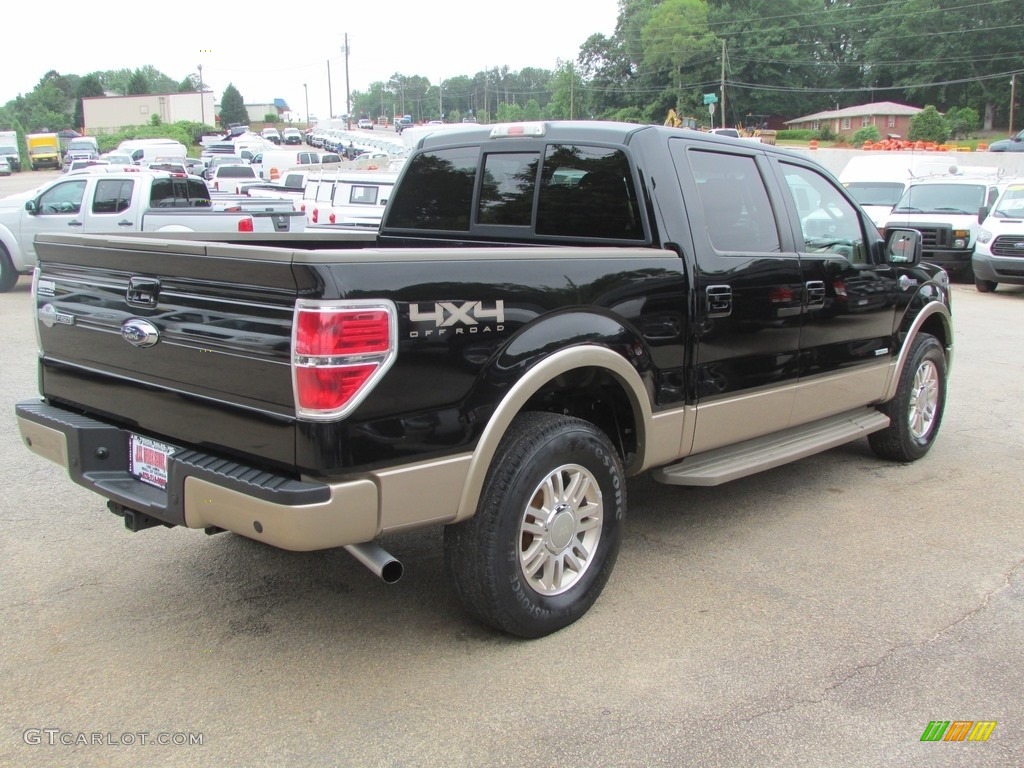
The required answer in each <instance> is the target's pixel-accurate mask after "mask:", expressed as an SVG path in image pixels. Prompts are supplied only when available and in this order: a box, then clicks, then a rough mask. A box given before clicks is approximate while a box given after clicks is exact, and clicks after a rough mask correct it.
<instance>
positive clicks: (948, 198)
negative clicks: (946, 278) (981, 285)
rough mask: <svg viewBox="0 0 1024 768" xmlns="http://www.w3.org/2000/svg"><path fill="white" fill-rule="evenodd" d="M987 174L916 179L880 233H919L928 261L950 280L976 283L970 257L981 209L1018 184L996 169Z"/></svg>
mask: <svg viewBox="0 0 1024 768" xmlns="http://www.w3.org/2000/svg"><path fill="white" fill-rule="evenodd" d="M986 170H988V171H990V173H987V174H984V175H977V174H974V175H968V174H959V173H958V174H945V175H943V176H934V177H928V178H924V179H915V180H914V181H912V182H911V183H910V184H909V185H908V186H907V191H906V192H904V193H903V196H902V197H901V198H900V199H899V201H898V202H897V203H896V205H895V206H893V209H892V212H891V213H890V214H889V216H888V217H887V218H886V220H885V222H884V223H883V225H882V226H881V227H879V229H881V230H882V231H883V232H884V231H885V229H886V228H889V229H892V228H897V227H898V228H901V229H916V230H918V231H919V232H920V233H921V237H922V240H923V253H922V256H921V258H922V259H923V260H924V261H927V262H931V263H932V264H938V265H939V266H940V267H942V268H943V269H945V270H946V272H948V273H949V275H950V277H956V278H961V279H965V280H967V281H973V280H974V272H973V269H972V265H971V256H972V255H973V253H974V248H975V245H976V243H977V240H978V234H979V230H980V229H981V225H980V224H979V223H978V218H979V215H981V214H982V210H981V209H983V208H985V209H988V210H991V209H992V206H993V204H994V203H995V202H996V200H997V199H998V198H999V195H1000V194H1002V193H1003V191H1004V190H1005V189H1006V188H1007V187H1009V186H1011V184H1012V183H1015V182H1016V181H1017V180H1016V179H1006V178H1002V177H1000V176H999V173H998V169H996V168H988V169H986ZM986 212H987V211H986ZM990 231H991V230H990ZM987 279H991V278H987Z"/></svg>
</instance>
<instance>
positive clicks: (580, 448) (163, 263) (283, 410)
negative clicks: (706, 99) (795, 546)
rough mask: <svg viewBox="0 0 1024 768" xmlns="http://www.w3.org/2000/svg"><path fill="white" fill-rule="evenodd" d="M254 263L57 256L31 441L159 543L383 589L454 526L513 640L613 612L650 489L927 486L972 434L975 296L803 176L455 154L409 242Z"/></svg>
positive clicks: (408, 224) (472, 572) (507, 144)
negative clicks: (957, 428) (848, 479)
mask: <svg viewBox="0 0 1024 768" xmlns="http://www.w3.org/2000/svg"><path fill="white" fill-rule="evenodd" d="M252 237H256V238H257V239H256V240H252V239H251V238H252ZM234 240H235V242H231V241H230V238H227V237H226V236H225V237H224V238H221V241H220V242H214V241H211V240H209V239H208V238H207V239H204V240H196V239H192V240H184V239H183V240H177V239H166V238H165V239H155V238H143V237H135V238H130V237H124V238H122V237H103V236H92V237H90V236H70V235H50V236H45V237H40V238H39V240H38V243H37V248H38V254H39V260H40V267H39V269H38V270H37V272H36V275H35V280H34V285H33V296H34V302H35V307H36V312H37V314H38V331H39V341H40V345H41V348H40V357H39V384H40V391H41V395H42V397H41V399H33V400H30V401H27V402H22V403H19V404H18V405H17V407H16V410H17V418H18V422H19V426H20V430H21V434H22V437H23V439H24V442H25V444H26V445H27V446H29V447H30V448H31V449H32V450H33V451H35V452H37V453H39V454H40V455H42V456H44V457H46V458H48V459H51V460H52V461H55V462H57V463H58V464H61V465H62V466H64V467H65V468H66V469H67V471H68V472H69V474H70V476H71V478H72V479H73V480H74V481H75V482H77V483H80V484H81V485H84V486H85V487H87V488H90V489H92V490H94V491H96V492H97V493H99V494H100V495H101V496H103V497H106V498H107V499H108V500H109V503H108V506H109V508H110V509H111V510H112V511H113V512H115V513H117V514H118V515H121V516H122V517H123V518H124V522H125V524H126V526H127V527H128V528H129V529H130V530H133V531H136V530H140V529H142V528H147V527H151V526H155V525H161V524H162V525H165V526H175V525H180V526H188V527H190V528H196V529H205V530H206V531H207V532H208V533H216V532H220V531H233V532H235V533H237V534H241V535H243V536H248V537H250V538H253V539H256V540H259V541H263V542H266V543H268V544H271V545H273V546H277V547H282V548H285V549H291V550H314V549H323V548H328V547H339V546H344V547H346V548H348V549H349V550H350V551H351V552H352V553H353V554H354V555H356V556H357V557H358V558H359V559H360V560H361V561H362V562H364V563H365V564H367V565H368V566H369V567H370V568H371V569H373V570H374V571H375V572H376V573H377V574H378V575H380V576H381V577H382V578H384V579H385V580H387V581H394V580H395V579H397V578H398V576H399V575H400V574H401V570H402V566H401V564H400V563H399V562H398V561H397V560H396V559H394V558H393V557H391V556H390V555H389V554H388V553H387V552H385V551H384V550H383V549H382V548H381V547H380V545H379V544H378V543H377V542H376V541H375V540H376V539H377V538H378V537H379V536H381V535H382V534H394V533H396V532H400V531H406V530H410V529H415V528H419V527H422V526H429V525H443V526H445V536H444V549H445V562H446V566H447V568H448V569H449V571H450V574H451V577H452V581H453V584H454V588H455V590H456V592H457V593H458V595H459V597H460V598H461V600H462V601H463V602H464V604H465V606H466V608H467V610H468V611H469V612H470V613H471V614H473V615H474V616H476V617H477V618H479V619H480V620H482V621H483V622H486V623H488V624H490V625H492V626H495V627H498V628H500V629H502V630H505V631H507V632H510V633H513V634H517V635H521V636H526V637H536V636H541V635H545V634H548V633H550V632H553V631H555V630H558V629H560V628H562V627H564V626H566V625H568V624H570V623H571V622H573V621H575V620H576V619H578V618H579V617H580V616H582V615H583V614H584V613H585V612H586V611H587V610H588V609H589V607H590V606H591V605H592V604H593V603H594V601H595V600H596V599H597V597H598V594H599V593H600V592H601V589H602V587H603V586H604V584H605V582H606V581H607V579H608V577H609V575H610V573H611V570H612V567H613V565H614V563H615V559H616V555H617V552H618V549H619V543H620V540H621V537H622V526H623V522H624V518H625V513H626V488H627V483H626V478H627V477H629V476H632V475H636V474H637V473H640V472H644V471H651V472H653V475H654V477H655V478H656V479H658V480H659V481H662V482H665V483H672V484H680V485H687V484H689V485H716V484H719V483H723V482H726V481H729V480H732V479H734V478H738V477H743V476H746V475H749V474H752V473H754V472H758V471H761V470H765V469H768V468H771V467H775V466H778V465H780V464H783V463H785V462H789V461H793V460H796V459H799V458H801V457H804V456H807V455H810V454H812V453H814V452H817V451H822V450H826V449H828V448H831V447H833V446H836V445H839V444H842V443H844V442H847V441H850V440H855V439H857V438H860V437H865V436H866V437H867V439H868V440H869V441H870V444H871V446H872V448H873V449H874V450H875V452H876V453H878V454H879V455H880V456H882V457H884V458H888V459H893V460H897V461H913V460H915V459H918V458H920V457H922V456H923V455H924V454H925V453H926V452H927V451H928V449H929V448H930V446H931V445H932V442H933V441H934V440H935V437H936V434H937V432H938V429H939V424H940V421H941V419H942V412H943V406H944V402H945V397H946V377H947V371H948V368H949V365H950V361H951V354H952V348H953V330H952V324H951V315H950V300H949V290H948V288H949V286H948V280H947V278H946V275H945V273H944V272H943V271H942V270H941V269H939V268H937V267H934V266H932V265H928V264H923V263H921V262H920V255H921V241H920V236H919V235H918V233H917V232H914V231H912V230H894V231H892V232H890V233H889V234H888V236H887V238H886V239H883V238H882V236H881V235H880V234H879V232H878V231H877V229H876V228H875V227H874V226H873V225H872V223H871V221H870V219H868V218H867V216H866V215H865V214H864V213H863V212H862V211H861V210H860V208H859V207H858V206H857V204H856V203H855V202H854V201H853V200H852V199H851V198H850V196H849V195H847V194H846V192H845V191H844V190H843V188H842V187H841V186H840V185H839V184H838V182H837V181H836V180H835V179H834V178H833V177H832V176H831V175H830V174H828V173H827V172H826V171H824V170H823V169H822V168H821V167H819V166H818V165H817V164H815V163H814V162H813V161H811V160H809V159H807V158H806V157H804V156H802V155H800V154H798V153H795V152H787V151H785V150H782V149H777V148H775V147H771V146H767V145H763V144H758V143H754V142H747V141H744V140H735V139H728V138H721V137H715V136H708V135H706V134H700V133H698V132H695V131H686V130H681V129H674V128H666V127H661V126H641V125H627V124H617V123H601V122H593V123H584V122H566V123H557V122H555V123H530V124H509V125H497V126H480V127H474V128H471V129H464V130H459V131H451V132H438V133H435V134H433V135H430V136H428V137H425V138H423V139H421V140H420V142H419V144H418V145H417V147H416V148H415V150H414V152H413V153H412V154H411V156H410V158H409V160H408V161H407V162H406V164H405V167H404V169H403V171H402V174H401V176H400V178H399V181H398V184H397V186H396V188H395V191H394V194H393V195H392V198H391V200H390V201H389V203H388V206H387V209H386V212H385V217H384V221H383V224H382V227H381V230H380V232H379V233H371V234H365V233H363V234H360V233H353V234H352V235H351V236H350V237H349V238H347V239H340V237H335V238H333V239H332V240H331V241H328V242H326V243H325V242H323V241H320V242H319V243H314V242H312V241H313V238H306V237H305V236H302V235H295V236H287V235H282V236H281V237H272V236H269V235H268V236H264V237H263V238H262V239H260V238H259V237H258V236H250V241H248V242H238V238H237V236H236V237H235V238H234ZM314 244H318V245H320V246H324V245H329V246H330V247H328V248H322V247H321V248H314V247H312V246H313V245H314Z"/></svg>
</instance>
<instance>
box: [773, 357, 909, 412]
mask: <svg viewBox="0 0 1024 768" xmlns="http://www.w3.org/2000/svg"><path fill="white" fill-rule="evenodd" d="M890 368H891V364H890V363H889V362H888V361H885V362H882V363H879V364H878V365H871V366H861V367H859V368H857V369H855V370H853V371H849V372H845V373H836V374H831V375H829V376H823V377H821V378H819V379H812V380H809V381H801V382H800V383H798V384H797V386H796V404H795V405H794V407H793V416H792V418H791V419H790V426H797V425H800V424H806V423H808V422H811V421H817V420H818V419H823V418H825V417H826V416H834V415H835V414H837V413H844V412H846V411H848V410H850V409H852V408H857V407H859V406H862V405H870V404H871V403H877V402H879V401H880V400H881V399H882V397H883V395H884V394H885V387H886V384H887V383H888V381H889V375H890V374H889V371H890Z"/></svg>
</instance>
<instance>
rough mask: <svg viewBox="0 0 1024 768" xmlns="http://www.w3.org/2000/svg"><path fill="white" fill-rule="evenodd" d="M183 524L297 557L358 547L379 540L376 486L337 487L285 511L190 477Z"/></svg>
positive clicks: (365, 483) (363, 482) (364, 482)
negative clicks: (219, 531) (318, 499)
mask: <svg viewBox="0 0 1024 768" xmlns="http://www.w3.org/2000/svg"><path fill="white" fill-rule="evenodd" d="M185 524H186V525H187V526H188V527H189V528H210V527H214V528H223V529H224V530H226V531H233V532H235V533H238V534H241V535H242V536H248V537H249V538H250V539H255V540H256V541H262V542H265V543H267V544H271V545H273V546H275V547H280V548H281V549H290V550H294V551H297V552H308V551H311V550H315V549H329V548H331V547H340V546H343V545H345V544H356V543H359V542H363V541H370V540H371V539H372V538H374V536H376V535H377V486H376V485H374V483H373V482H372V481H370V480H354V481H351V482H347V483H338V484H337V485H332V486H331V498H330V499H329V500H327V501H325V502H323V503H322V504H307V505H303V506H284V505H281V504H274V503H273V502H270V501H263V500H262V499H257V498H253V497H252V496H247V495H246V494H244V493H239V492H238V491H233V490H231V489H229V488H224V487H222V486H219V485H214V484H213V483H209V482H207V481H205V480H200V479H199V478H196V477H188V478H185Z"/></svg>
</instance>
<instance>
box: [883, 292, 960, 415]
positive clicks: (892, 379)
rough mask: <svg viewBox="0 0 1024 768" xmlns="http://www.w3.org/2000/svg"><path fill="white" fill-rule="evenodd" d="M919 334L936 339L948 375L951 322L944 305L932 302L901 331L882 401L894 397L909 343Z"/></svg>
mask: <svg viewBox="0 0 1024 768" xmlns="http://www.w3.org/2000/svg"><path fill="white" fill-rule="evenodd" d="M921 333H927V334H931V335H932V336H934V337H935V338H936V339H938V341H939V343H940V344H941V345H942V348H943V349H944V350H945V353H946V375H947V376H948V375H949V371H950V369H951V368H952V365H953V321H952V318H951V316H950V313H949V307H948V306H947V305H946V304H943V303H942V302H939V301H932V302H930V303H928V304H926V305H925V306H924V307H923V308H922V310H921V311H920V312H919V313H918V314H917V315H916V316H915V317H914V319H913V322H911V323H910V324H909V325H907V326H905V327H904V328H903V329H902V332H901V334H900V336H901V337H902V343H901V348H900V351H899V355H898V356H897V358H896V364H895V366H893V368H892V369H891V372H890V375H889V383H888V385H887V386H886V393H885V396H884V398H883V400H886V401H888V400H891V399H892V398H894V397H895V396H896V388H897V387H898V385H899V379H900V372H901V371H902V370H903V367H904V366H905V365H906V364H907V359H908V356H909V353H910V346H911V342H912V341H913V340H914V337H916V336H918V335H919V334H921Z"/></svg>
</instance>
